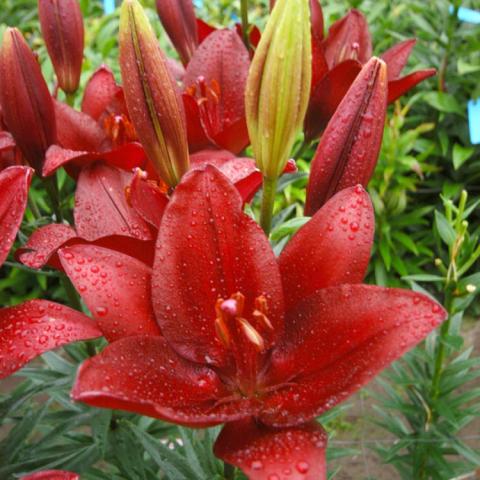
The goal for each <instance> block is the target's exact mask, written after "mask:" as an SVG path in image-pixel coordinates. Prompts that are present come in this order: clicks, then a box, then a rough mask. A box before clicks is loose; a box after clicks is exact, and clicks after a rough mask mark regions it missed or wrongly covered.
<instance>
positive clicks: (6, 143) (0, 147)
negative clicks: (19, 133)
mask: <svg viewBox="0 0 480 480" xmlns="http://www.w3.org/2000/svg"><path fill="white" fill-rule="evenodd" d="M15 145H16V144H15V140H14V139H13V137H12V135H11V134H10V132H2V131H0V153H3V152H6V151H9V150H12V149H13V148H15Z"/></svg>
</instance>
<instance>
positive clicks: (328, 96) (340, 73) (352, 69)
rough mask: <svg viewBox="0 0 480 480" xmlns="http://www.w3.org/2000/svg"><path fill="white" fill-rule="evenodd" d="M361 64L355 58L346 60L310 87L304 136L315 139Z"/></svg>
mask: <svg viewBox="0 0 480 480" xmlns="http://www.w3.org/2000/svg"><path fill="white" fill-rule="evenodd" d="M361 69H362V66H361V64H360V63H359V62H357V61H356V60H346V61H345V62H342V63H340V64H339V65H337V66H336V67H334V68H333V69H332V70H330V71H329V72H328V73H327V74H326V75H324V76H323V78H322V79H321V80H320V81H319V82H318V83H317V84H316V86H315V87H314V88H312V93H311V96H310V103H309V105H308V110H307V114H306V116H305V122H304V129H305V136H306V138H307V139H309V140H310V141H312V140H314V139H316V138H317V137H318V136H319V135H320V133H322V131H323V130H324V128H325V127H326V125H327V123H328V122H329V121H330V119H331V118H332V116H333V115H334V113H335V112H336V110H337V108H338V106H339V105H340V102H341V101H342V100H343V97H344V96H345V95H346V93H347V92H348V89H349V88H350V86H351V85H352V83H353V81H354V80H355V78H356V77H357V75H358V74H359V72H360V70H361Z"/></svg>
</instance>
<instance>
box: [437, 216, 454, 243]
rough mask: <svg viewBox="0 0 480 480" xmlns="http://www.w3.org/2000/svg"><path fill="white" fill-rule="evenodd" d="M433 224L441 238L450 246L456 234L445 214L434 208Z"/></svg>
mask: <svg viewBox="0 0 480 480" xmlns="http://www.w3.org/2000/svg"><path fill="white" fill-rule="evenodd" d="M435 225H436V227H437V230H438V233H439V234H440V237H442V240H443V241H444V242H445V243H446V244H447V245H448V246H449V247H451V246H452V245H453V243H454V242H455V240H456V238H457V234H456V232H455V230H454V229H453V227H452V226H451V225H450V223H448V220H447V219H446V218H445V215H443V214H442V213H440V212H438V211H437V210H435Z"/></svg>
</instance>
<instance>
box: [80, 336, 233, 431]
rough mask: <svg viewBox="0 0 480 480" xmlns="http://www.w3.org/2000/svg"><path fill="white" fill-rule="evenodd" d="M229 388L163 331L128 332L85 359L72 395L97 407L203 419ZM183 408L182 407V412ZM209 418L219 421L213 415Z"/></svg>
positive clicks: (169, 416) (191, 419)
mask: <svg viewBox="0 0 480 480" xmlns="http://www.w3.org/2000/svg"><path fill="white" fill-rule="evenodd" d="M224 394H225V391H224V387H223V384H222V382H221V381H220V379H219V378H218V376H217V375H216V373H215V372H214V371H213V370H211V369H209V368H207V367H203V366H199V365H195V364H193V363H190V362H188V361H186V360H184V359H182V358H181V357H179V356H178V355H177V354H176V353H175V352H174V351H173V350H172V349H171V348H170V347H169V345H168V343H167V342H166V340H165V339H164V338H162V337H143V336H137V337H128V338H123V339H121V340H118V341H117V342H115V343H112V344H111V345H109V346H107V347H106V348H105V350H103V352H102V353H100V354H99V355H97V356H95V357H93V358H90V359H89V360H87V361H86V362H84V363H83V364H82V366H81V367H80V370H79V372H78V376H77V379H76V382H75V385H74V387H73V390H72V398H73V399H74V400H77V401H82V402H85V403H88V404H89V405H93V406H95V407H106V408H113V409H122V410H129V411H132V412H135V413H140V414H142V415H148V416H150V417H156V418H161V419H170V418H171V417H173V419H174V421H176V422H177V421H178V418H177V415H179V414H181V412H182V411H183V410H186V411H188V412H190V413H191V417H190V418H188V420H187V416H185V420H186V423H188V421H191V422H192V423H195V420H196V417H195V412H196V411H198V415H199V418H201V420H200V422H202V423H204V422H205V421H206V419H207V417H208V412H209V410H211V408H212V406H214V405H215V403H216V401H217V399H218V398H220V397H221V396H223V395H224ZM178 412H179V413H178ZM210 422H213V423H217V422H218V421H216V420H215V418H213V416H211V417H210Z"/></svg>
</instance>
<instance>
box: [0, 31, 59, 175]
mask: <svg viewBox="0 0 480 480" xmlns="http://www.w3.org/2000/svg"><path fill="white" fill-rule="evenodd" d="M0 105H1V107H2V117H3V121H4V122H5V124H6V126H7V129H8V131H9V132H10V133H11V134H12V135H13V137H14V139H15V142H16V144H17V146H18V147H19V148H20V150H21V152H22V154H23V156H24V157H25V159H26V160H27V162H28V163H29V164H30V165H31V166H32V167H34V168H35V170H36V171H37V173H38V174H40V173H41V171H42V164H43V161H44V159H45V152H46V151H47V149H48V147H49V146H50V145H52V144H53V143H55V140H56V127H55V110H54V106H53V100H52V97H51V95H50V92H49V90H48V86H47V84H46V83H45V80H44V78H43V76H42V72H41V70H40V65H39V64H38V61H37V58H36V57H35V55H34V54H33V53H32V51H31V50H30V48H29V47H28V45H27V43H26V42H25V39H24V38H23V36H22V34H21V33H20V32H19V31H18V30H17V29H15V28H8V29H7V30H6V31H5V33H4V35H3V44H2V48H1V50H0Z"/></svg>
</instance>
